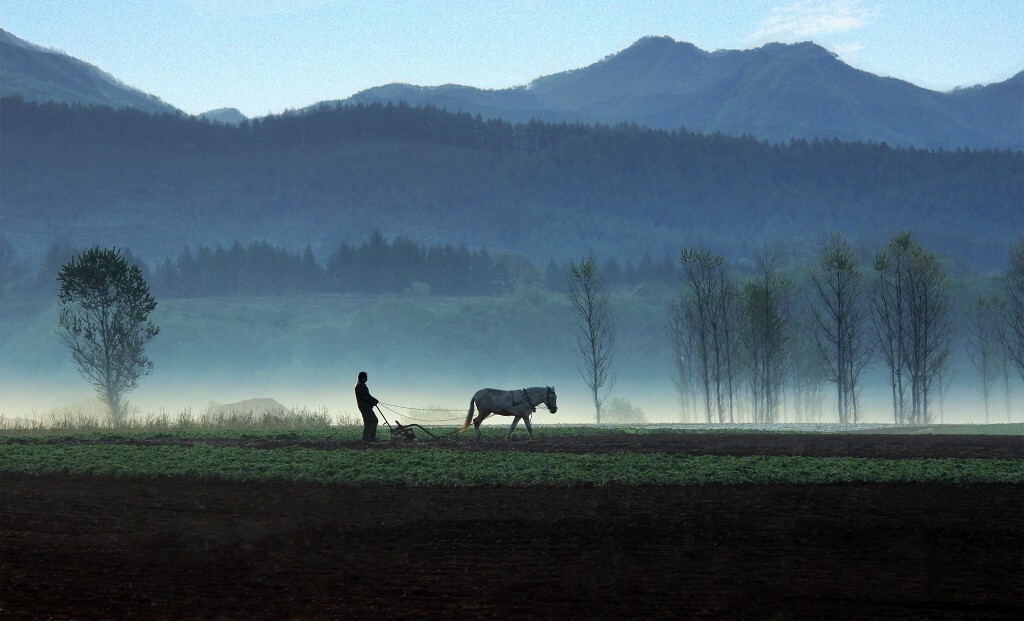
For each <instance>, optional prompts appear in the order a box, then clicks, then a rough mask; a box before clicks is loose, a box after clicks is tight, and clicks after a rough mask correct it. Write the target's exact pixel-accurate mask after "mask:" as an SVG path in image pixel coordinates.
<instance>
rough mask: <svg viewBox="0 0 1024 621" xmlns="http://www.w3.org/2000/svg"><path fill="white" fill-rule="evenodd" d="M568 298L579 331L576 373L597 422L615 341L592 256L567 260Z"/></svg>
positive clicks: (608, 307)
mask: <svg viewBox="0 0 1024 621" xmlns="http://www.w3.org/2000/svg"><path fill="white" fill-rule="evenodd" d="M569 272H570V276H569V301H570V302H571V303H572V308H573V312H574V319H575V320H576V327H577V328H578V329H579V333H578V334H577V336H576V344H577V345H578V346H579V351H580V356H581V357H582V358H583V361H582V363H581V364H580V367H579V372H580V376H582V377H583V381H585V382H586V383H587V387H588V388H589V389H590V393H591V395H592V396H593V399H594V413H595V415H596V417H597V422H598V423H600V422H601V405H602V404H603V403H604V400H605V399H607V398H608V393H609V391H611V387H612V384H613V383H614V377H613V376H612V348H613V346H614V345H615V317H614V315H613V314H612V309H611V305H610V303H609V298H608V294H607V293H606V292H605V291H604V283H603V281H602V280H601V278H600V277H599V276H598V273H597V267H596V263H595V261H594V258H593V257H590V258H587V259H581V260H580V262H579V263H576V262H575V261H571V262H570V263H569Z"/></svg>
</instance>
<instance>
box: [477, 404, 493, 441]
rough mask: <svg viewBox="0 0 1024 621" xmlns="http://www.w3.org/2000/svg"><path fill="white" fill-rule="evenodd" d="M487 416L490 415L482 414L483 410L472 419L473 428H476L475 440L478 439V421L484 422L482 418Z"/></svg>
mask: <svg viewBox="0 0 1024 621" xmlns="http://www.w3.org/2000/svg"><path fill="white" fill-rule="evenodd" d="M478 410H479V406H478ZM488 416H490V414H484V413H483V412H479V413H478V414H477V415H476V419H475V420H474V421H473V428H474V429H476V439H477V442H479V441H480V423H482V422H484V419H485V418H487V417H488Z"/></svg>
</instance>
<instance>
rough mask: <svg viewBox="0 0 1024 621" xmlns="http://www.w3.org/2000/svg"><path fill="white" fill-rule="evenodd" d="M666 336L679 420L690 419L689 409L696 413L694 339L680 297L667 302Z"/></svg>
mask: <svg viewBox="0 0 1024 621" xmlns="http://www.w3.org/2000/svg"><path fill="white" fill-rule="evenodd" d="M668 337H669V343H670V344H671V346H672V350H671V354H670V355H671V357H672V367H673V369H674V371H675V374H674V376H673V378H672V383H673V384H674V385H675V387H676V392H677V393H678V395H679V405H680V408H681V415H682V416H681V420H683V421H690V420H692V418H691V414H690V413H691V410H692V411H693V412H694V414H695V413H696V408H697V405H696V399H695V394H696V384H697V381H698V380H697V368H696V365H695V364H694V359H695V356H694V349H693V345H694V341H693V339H691V338H690V332H689V330H688V329H687V321H686V308H685V304H684V302H683V300H682V298H677V299H675V300H673V301H672V302H669V304H668Z"/></svg>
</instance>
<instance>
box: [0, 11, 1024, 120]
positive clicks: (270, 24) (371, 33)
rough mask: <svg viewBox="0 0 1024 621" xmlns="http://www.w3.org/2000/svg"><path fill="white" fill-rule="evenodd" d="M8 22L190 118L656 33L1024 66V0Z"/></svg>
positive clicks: (932, 62)
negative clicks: (809, 44)
mask: <svg viewBox="0 0 1024 621" xmlns="http://www.w3.org/2000/svg"><path fill="white" fill-rule="evenodd" d="M0 27H2V28H3V29H5V30H8V31H9V32H11V33H12V34H14V35H15V36H18V37H21V38H23V39H26V40H28V41H31V42H32V43H36V44H39V45H42V46H44V47H50V48H55V49H58V50H61V51H64V52H66V53H68V54H70V55H72V56H75V57H78V58H81V59H82V60H85V61H87V62H89V63H92V64H94V65H97V66H98V67H100V68H101V69H103V70H105V71H107V72H109V73H111V74H113V75H114V76H115V77H117V78H119V79H121V80H122V81H124V82H126V83H128V84H130V85H132V86H135V87H136V88H139V89H141V90H144V91H146V92H149V93H152V94H154V95H157V96H159V97H160V98H162V99H164V100H165V101H167V102H168V103H170V104H172V105H174V106H177V107H179V108H181V109H183V110H184V111H186V112H189V113H199V112H203V111H206V110H210V109H213V108H220V107H229V106H230V107H236V108H239V109H240V110H241V111H242V112H243V113H245V114H247V115H249V116H254V115H263V114H267V113H278V112H281V111H283V110H285V109H287V108H299V107H302V106H306V105H309V104H312V103H315V102H317V101H322V100H326V99H341V98H344V97H348V96H349V95H352V94H354V93H356V92H358V91H360V90H363V89H366V88H369V87H372V86H379V85H381V84H387V83H390V82H408V83H412V84H419V85H437V84H446V83H456V84H467V85H471V86H477V87H482V88H504V87H509V86H518V85H523V84H526V83H528V82H529V81H530V80H532V79H533V78H536V77H539V76H542V75H548V74H551V73H556V72H559V71H564V70H567V69H575V68H579V67H583V66H586V65H589V64H591V63H593V62H596V61H598V60H600V59H601V58H603V57H604V56H607V55H609V54H613V53H615V52H617V51H619V50H622V49H624V48H626V47H628V46H629V45H630V44H632V43H633V42H634V41H636V40H637V39H639V38H640V37H642V36H645V35H668V36H670V37H672V38H674V39H676V40H678V41H688V42H691V43H693V44H695V45H697V46H698V47H700V48H701V49H705V50H715V49H747V48H752V47H757V46H759V45H762V44H764V43H767V42H770V41H782V42H795V41H814V42H816V43H818V44H820V45H823V46H824V47H826V48H828V49H830V50H832V51H833V52H836V53H837V54H839V56H840V58H842V59H843V60H844V61H845V62H847V63H848V64H850V65H852V66H854V67H856V68H858V69H863V70H865V71H870V72H872V73H876V74H879V75H884V76H891V77H896V78H900V79H903V80H907V81H909V82H912V83H914V84H917V85H919V86H923V87H925V88H931V89H935V90H949V89H951V88H954V87H957V86H971V85H974V84H981V83H990V82H997V81H1002V80H1005V79H1007V78H1009V77H1011V76H1012V75H1014V74H1015V73H1017V72H1018V71H1021V70H1022V69H1024V0H990V1H985V0H974V1H963V0H961V1H957V0H887V1H875V0H796V1H787V0H781V1H762V0H738V1H733V0H648V1H645V0H629V1H620V0H581V1H577V0H548V1H545V0H449V1H444V0H434V1H426V0H391V1H378V0H132V1H131V2H126V1H124V0H3V1H2V2H0Z"/></svg>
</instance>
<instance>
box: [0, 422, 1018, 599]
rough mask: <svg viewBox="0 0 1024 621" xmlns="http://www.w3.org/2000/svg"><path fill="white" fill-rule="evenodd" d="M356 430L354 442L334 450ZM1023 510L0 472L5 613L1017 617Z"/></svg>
mask: <svg viewBox="0 0 1024 621" xmlns="http://www.w3.org/2000/svg"><path fill="white" fill-rule="evenodd" d="M252 442H262V443H264V448H267V449H268V450H273V449H274V448H276V446H277V445H276V444H275V442H274V441H269V440H267V441H262V440H261V441H252ZM252 442H249V443H247V445H252ZM314 444H316V443H314ZM342 445H344V446H345V447H346V448H353V447H355V446H357V445H355V444H345V443H341V444H339V445H318V446H320V447H321V448H324V449H325V450H331V449H334V448H339V447H340V446H342ZM417 446H422V445H413V446H412V447H401V448H400V447H397V446H392V445H390V444H388V443H382V444H380V445H376V446H373V447H370V448H367V449H366V450H416V447H417ZM458 446H459V447H460V448H463V449H465V450H531V451H532V450H544V451H548V450H550V451H564V452H599V451H664V452H672V451H680V452H687V453H703V454H728V455H749V454H766V455H794V454H803V455H813V456H817V455H854V456H858V455H860V456H870V457H923V456H934V457H980V458H1001V459H1021V458H1024V441H1022V439H1021V438H1019V437H999V436H874V435H857V434H849V435H807V434H793V435H781V434H779V435H771V434H768V435H764V434H650V435H625V434H623V435H609V436H598V437H586V436H584V437H580V438H557V439H552V440H544V441H539V442H532V443H526V442H519V443H513V444H512V445H511V447H510V446H507V445H505V444H503V443H500V444H499V443H486V442H485V443H482V444H480V445H476V444H471V443H460V444H459V445H458ZM1022 524H1024V487H1022V486H1019V485H1002V484H1000V485H972V486H960V485H940V484H890V485H865V484H845V485H800V486H787V485H762V486H749V485H742V486H741V485H728V486H686V487H678V486H675V487H665V486H651V487H618V486H606V487H573V488H550V487H547V488H536V487H531V488H508V487H505V488H501V487H465V488H423V487H419V488H417V487H382V486H324V485H317V484H296V483H279V482H269V483H232V482H224V481H208V480H207V481H197V480H186V479H174V478H155V479H117V478H100V477H71V476H31V475H10V474H4V475H0V618H3V619H8V618H10V619H22V618H24V619H29V618H31V619H40V618H42V619H93V618H110V619H126V618H153V619H279V618H294V619H310V618H339V619H340V618H346V619H353V618H357V619H381V618H395V619H424V618H429V619H477V618H503V619H504V618H530V619H594V618H610V619H624V618H645V619H649V618H730V619H731V618H749V619H823V618H855V619H921V618H929V619H964V618H981V619H1020V618H1024V527H1022Z"/></svg>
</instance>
